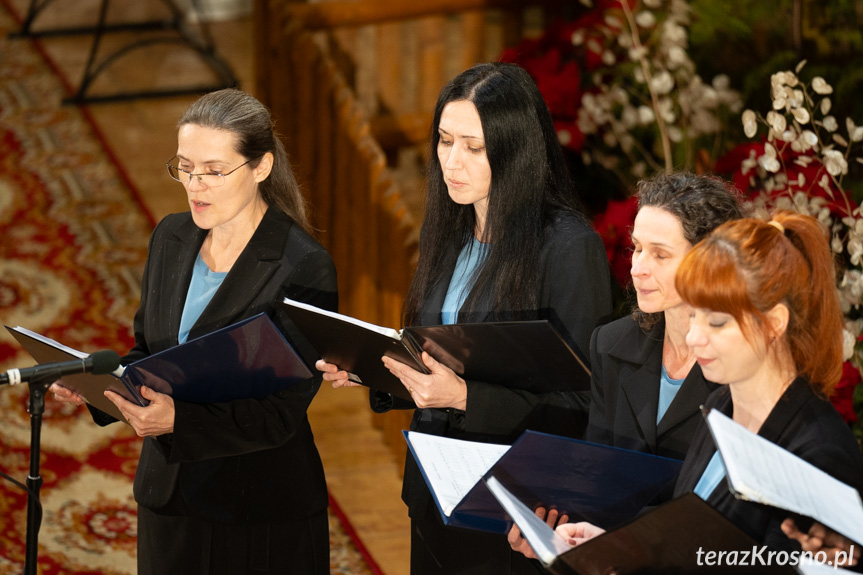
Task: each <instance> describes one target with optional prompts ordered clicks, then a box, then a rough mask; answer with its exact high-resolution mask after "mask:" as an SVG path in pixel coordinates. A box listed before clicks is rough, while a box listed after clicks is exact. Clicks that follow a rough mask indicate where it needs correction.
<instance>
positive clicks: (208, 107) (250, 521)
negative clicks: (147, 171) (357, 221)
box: [52, 89, 338, 575]
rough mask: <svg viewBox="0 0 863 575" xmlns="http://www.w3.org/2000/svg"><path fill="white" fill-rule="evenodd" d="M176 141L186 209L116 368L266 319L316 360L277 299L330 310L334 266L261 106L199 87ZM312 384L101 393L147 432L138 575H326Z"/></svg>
mask: <svg viewBox="0 0 863 575" xmlns="http://www.w3.org/2000/svg"><path fill="white" fill-rule="evenodd" d="M177 143H178V146H177V154H176V156H175V157H174V158H173V159H172V160H171V161H170V162H169V163H168V173H169V174H170V175H171V177H172V178H174V179H175V180H177V181H179V182H180V183H182V185H183V187H184V188H185V192H186V195H187V197H188V201H189V208H190V211H189V212H185V213H180V214H172V215H169V216H167V217H166V218H164V219H163V220H162V221H161V222H160V223H159V225H158V226H157V227H156V229H155V230H154V232H153V235H152V237H151V239H150V247H149V255H148V258H147V263H146V267H145V270H144V277H143V285H142V289H141V304H140V308H139V310H138V313H137V314H136V316H135V321H134V329H135V347H134V348H133V349H132V350H131V351H130V352H129V354H128V355H126V356H125V357H124V358H123V360H122V363H123V364H124V365H125V364H129V363H131V362H134V361H136V360H138V359H141V358H143V357H146V356H148V355H150V354H153V353H156V352H159V351H162V350H164V349H167V348H170V347H173V346H175V345H178V344H180V343H183V342H185V341H186V340H187V339H193V338H196V337H199V336H201V335H204V334H207V333H209V332H212V331H214V330H217V329H220V328H222V327H225V326H228V325H230V324H233V323H236V322H238V321H240V320H242V319H245V318H248V317H251V316H253V315H256V314H258V313H261V312H263V313H266V314H268V315H269V316H270V317H271V319H272V320H273V321H274V323H275V324H276V325H277V326H278V328H279V329H280V331H281V332H282V333H283V334H284V335H285V337H286V338H287V339H288V341H290V342H291V343H292V345H293V346H294V348H295V349H296V350H297V351H298V352H299V353H300V355H301V356H302V357H303V359H304V360H305V361H306V362H307V363H308V364H309V365H310V366H312V365H313V364H314V360H315V359H316V356H315V353H314V350H313V349H312V348H311V346H310V345H309V344H308V342H306V341H305V340H304V339H303V337H302V335H301V334H300V333H299V331H298V330H297V329H296V328H295V327H294V326H293V324H292V323H291V322H290V320H289V319H287V317H286V316H284V315H283V313H282V312H280V311H278V308H277V306H276V305H275V304H276V303H277V302H280V301H281V300H282V299H284V298H285V297H290V298H291V299H295V300H299V301H303V302H306V303H309V304H312V305H315V306H318V307H321V308H325V309H329V310H333V311H335V310H336V307H337V302H338V296H337V291H336V290H337V288H336V272H335V268H334V266H333V263H332V260H331V259H330V256H329V254H328V253H327V252H326V251H325V250H324V248H323V247H321V245H320V244H318V242H316V241H315V240H314V239H313V238H312V236H311V235H310V230H309V223H308V220H307V217H306V207H305V204H304V202H303V198H302V195H301V193H300V190H299V187H298V185H297V183H296V180H295V179H294V176H293V173H292V172H291V168H290V164H289V163H288V157H287V154H286V152H285V150H284V147H283V146H282V144H281V142H280V141H279V139H278V138H277V136H276V135H275V134H274V132H273V122H272V120H271V118H270V114H269V111H268V110H267V109H266V108H265V107H264V106H263V105H262V104H261V103H260V102H258V101H257V100H256V99H255V98H253V97H251V96H249V95H248V94H246V93H244V92H241V91H239V90H232V89H229V90H221V91H218V92H214V93H211V94H207V95H205V96H203V97H202V98H200V99H199V100H198V101H196V102H195V103H193V104H192V105H191V106H190V107H189V109H188V110H187V111H186V112H185V114H183V116H182V118H180V121H179V123H178V133H177ZM201 361H207V358H206V357H203V358H201ZM320 381H321V380H320V377H319V376H318V377H314V378H311V379H309V380H308V381H306V382H303V383H301V384H299V385H296V386H293V387H291V388H289V389H288V390H287V391H281V392H277V393H274V394H272V395H269V396H267V397H265V398H263V399H241V400H235V401H228V402H224V403H211V404H198V403H188V402H184V401H178V400H174V399H172V398H171V397H169V396H167V395H163V394H160V393H157V392H155V391H153V390H151V389H149V388H146V387H144V388H142V391H141V393H142V395H143V396H144V398H146V399H148V400H149V401H150V404H149V405H148V406H147V407H139V406H137V405H134V404H132V403H130V402H128V401H126V400H125V399H123V398H122V397H120V396H119V395H117V394H114V393H111V392H106V395H107V396H108V398H109V399H111V401H113V402H114V403H115V404H116V405H117V407H118V408H119V409H120V411H121V412H122V413H123V415H124V416H125V417H126V419H127V420H128V421H129V423H130V424H131V425H132V427H133V428H134V429H135V431H136V432H137V433H138V435H140V436H143V437H144V438H145V439H144V445H143V448H142V452H141V458H140V461H139V465H138V470H137V473H136V476H135V486H134V492H135V500H136V501H137V502H138V573H140V574H152V575H157V574H159V575H161V574H165V573H196V574H205V573H206V574H216V573H225V574H232V575H233V574H236V573H280V574H283V573H304V574H312V575H315V574H319V575H324V574H326V573H329V538H328V537H329V536H328V525H327V514H326V507H327V502H328V499H327V488H326V482H325V479H324V471H323V466H322V464H321V460H320V457H319V455H318V452H317V449H316V448H315V444H314V439H313V437H312V431H311V428H310V426H309V422H308V418H307V416H306V409H307V408H308V406H309V403H310V402H311V400H312V398H313V397H314V396H315V393H316V392H317V390H318V388H319V387H320ZM236 383H237V385H243V382H242V381H237V382H236ZM52 390H53V391H54V393H55V394H56V395H57V396H58V398H59V399H61V400H65V401H71V402H74V403H80V402H81V398H80V397H79V396H77V395H74V394H72V393H71V392H69V391H68V390H66V389H64V388H62V387H60V386H58V385H56V384H55V385H53V386H52ZM91 411H93V416H94V419H95V420H96V421H97V423H100V424H102V425H104V424H107V423H110V422H113V421H114V420H113V418H111V417H110V416H108V415H106V414H104V413H102V412H98V411H95V410H91Z"/></svg>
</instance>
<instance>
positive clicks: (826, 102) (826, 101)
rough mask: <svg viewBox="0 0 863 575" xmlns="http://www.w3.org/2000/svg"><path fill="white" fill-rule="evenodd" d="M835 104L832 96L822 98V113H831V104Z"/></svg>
mask: <svg viewBox="0 0 863 575" xmlns="http://www.w3.org/2000/svg"><path fill="white" fill-rule="evenodd" d="M832 105H833V102H831V101H830V98H824V99H823V100H821V115H822V116H826V115H827V114H829V113H830V106H832Z"/></svg>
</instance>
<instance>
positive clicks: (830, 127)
mask: <svg viewBox="0 0 863 575" xmlns="http://www.w3.org/2000/svg"><path fill="white" fill-rule="evenodd" d="M822 124H823V125H824V129H825V130H827V131H828V132H835V131H836V130H837V129H839V124H838V123H837V122H836V118H834V117H833V116H826V117H825V118H824V120H822Z"/></svg>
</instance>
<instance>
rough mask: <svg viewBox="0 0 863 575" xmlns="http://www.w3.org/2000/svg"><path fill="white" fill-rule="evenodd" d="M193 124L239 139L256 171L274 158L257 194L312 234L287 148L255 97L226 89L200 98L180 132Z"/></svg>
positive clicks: (181, 123)
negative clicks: (267, 157)
mask: <svg viewBox="0 0 863 575" xmlns="http://www.w3.org/2000/svg"><path fill="white" fill-rule="evenodd" d="M185 124H194V125H195V126H202V127H204V128H213V129H216V130H226V131H228V132H231V133H233V134H235V135H236V136H237V149H236V152H237V153H238V154H240V155H241V156H243V158H245V159H247V160H252V161H251V162H249V166H250V167H252V168H255V167H257V165H258V163H259V162H260V161H261V156H263V155H264V154H266V153H267V152H271V153H272V154H273V168H272V170H271V171H270V175H269V176H268V177H267V179H266V180H264V181H263V182H261V183H259V184H258V191H259V192H260V194H261V197H262V198H263V200H264V202H266V204H267V206H269V207H271V208H274V209H277V210H279V211H281V212H284V213H286V214H287V215H289V216H290V217H291V218H292V219H293V220H294V221H295V222H296V223H297V224H299V225H300V226H301V227H302V228H303V229H304V230H305V231H306V232H309V233H311V226H310V224H309V218H308V212H307V209H306V202H305V198H304V197H303V194H302V192H301V191H300V186H299V184H298V183H297V179H296V178H295V177H294V172H293V171H292V170H291V163H290V161H289V160H288V153H287V152H286V151H285V146H284V145H283V144H282V141H281V140H280V139H279V137H278V134H276V132H275V131H274V129H273V119H272V117H271V116H270V111H269V110H267V108H266V107H265V106H264V105H263V104H261V103H260V102H259V101H258V100H256V99H255V98H254V97H253V96H251V95H249V94H247V93H246V92H243V91H242V90H236V89H233V88H226V89H224V90H218V91H216V92H210V93H209V94H205V95H204V96H201V97H200V98H198V99H197V100H196V101H195V102H194V103H193V104H192V105H191V106H189V108H188V109H187V110H186V112H185V113H184V114H183V116H182V117H181V118H180V121H179V122H177V128H181V127H182V126H184V125H185Z"/></svg>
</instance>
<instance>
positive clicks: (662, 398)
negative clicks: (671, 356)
mask: <svg viewBox="0 0 863 575" xmlns="http://www.w3.org/2000/svg"><path fill="white" fill-rule="evenodd" d="M683 379H686V378H683ZM683 379H671V378H670V377H668V372H667V371H665V366H664V365H663V366H662V377H660V378H659V406H658V408H657V410H656V425H659V422H660V420H661V419H662V416H663V415H665V412H666V411H668V406H669V405H671V402H672V401H674V396H675V395H677V392H678V391H680V386H681V385H683Z"/></svg>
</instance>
